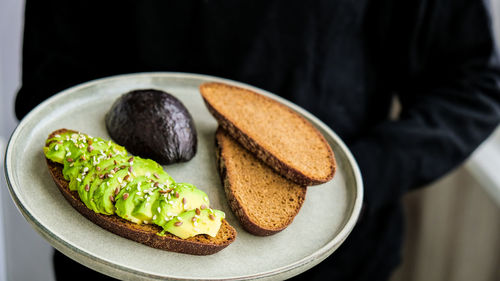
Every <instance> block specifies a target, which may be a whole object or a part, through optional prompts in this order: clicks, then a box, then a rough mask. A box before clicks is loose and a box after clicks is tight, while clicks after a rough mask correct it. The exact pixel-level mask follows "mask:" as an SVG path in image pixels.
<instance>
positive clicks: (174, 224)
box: [163, 209, 226, 239]
mask: <svg viewBox="0 0 500 281" xmlns="http://www.w3.org/2000/svg"><path fill="white" fill-rule="evenodd" d="M198 213H199V215H198V214H196V210H191V211H187V212H184V213H182V214H180V215H179V216H177V217H175V218H174V219H172V220H170V221H169V222H167V223H166V224H165V225H164V226H163V229H164V231H166V232H169V233H172V234H173V235H175V236H178V237H180V238H182V239H186V238H189V237H193V236H195V235H198V234H208V235H210V236H212V237H215V236H217V232H218V231H219V228H220V226H221V223H222V219H223V218H225V217H226V215H225V214H224V212H222V211H219V210H212V209H204V210H200V211H199V212H198Z"/></svg>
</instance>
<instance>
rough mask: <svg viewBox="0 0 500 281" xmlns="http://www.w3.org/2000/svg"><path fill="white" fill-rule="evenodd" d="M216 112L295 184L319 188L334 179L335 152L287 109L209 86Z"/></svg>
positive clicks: (207, 97) (206, 93)
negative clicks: (318, 186)
mask: <svg viewBox="0 0 500 281" xmlns="http://www.w3.org/2000/svg"><path fill="white" fill-rule="evenodd" d="M200 92H201V95H202V97H203V99H204V101H205V104H206V105H207V107H208V110H209V111H210V113H211V114H212V115H213V116H214V117H215V119H216V120H217V122H218V123H219V125H220V126H222V127H223V128H224V129H225V130H226V131H227V132H228V133H229V135H231V136H232V137H233V138H235V139H236V140H237V141H238V142H239V143H240V144H241V145H243V146H244V147H245V148H246V149H248V150H249V151H250V152H252V153H253V154H254V155H255V156H256V157H257V158H259V159H260V160H262V161H263V162H265V163H266V164H268V165H269V166H270V167H271V168H273V169H274V170H275V171H276V172H278V173H279V174H281V175H282V176H284V177H286V178H287V179H290V180H291V181H293V182H295V183H297V184H300V185H304V186H309V185H316V184H321V183H325V182H327V181H329V180H330V179H332V178H333V175H334V173H335V169H336V163H335V158H334V155H333V151H332V149H331V148H330V146H329V145H328V143H327V142H326V140H325V138H324V137H323V135H321V133H320V132H319V131H318V130H317V129H316V128H315V127H314V126H313V125H312V124H311V123H310V122H309V121H307V120H306V119H305V118H303V117H302V116H301V115H299V114H298V113H296V112H295V111H293V110H292V109H290V108H288V107H287V106H285V105H283V104H281V103H279V102H277V101H275V100H273V99H271V98H268V97H265V96H263V95H260V94H257V93H255V92H253V91H250V90H248V89H243V88H239V87H235V86H230V85H226V84H222V83H204V84H202V85H201V86H200Z"/></svg>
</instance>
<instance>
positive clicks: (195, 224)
mask: <svg viewBox="0 0 500 281" xmlns="http://www.w3.org/2000/svg"><path fill="white" fill-rule="evenodd" d="M193 225H194V226H198V222H197V221H196V220H195V221H194V222H193ZM196 232H198V231H196Z"/></svg>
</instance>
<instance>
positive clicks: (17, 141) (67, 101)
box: [5, 73, 363, 280]
mask: <svg viewBox="0 0 500 281" xmlns="http://www.w3.org/2000/svg"><path fill="white" fill-rule="evenodd" d="M207 81H219V82H224V83H228V84H233V85H236V86H241V87H248V88H251V89H253V90H254V91H256V92H259V93H261V94H263V95H266V96H269V97H271V98H273V99H276V100H278V101H280V102H282V103H284V104H286V105H287V106H289V107H291V108H292V109H294V110H295V111H297V112H299V113H300V114H302V115H303V116H304V117H305V118H307V119H308V120H310V121H311V122H312V123H313V124H314V125H315V126H316V127H317V128H318V129H319V130H320V131H321V133H323V135H324V136H325V138H326V139H327V141H328V142H329V144H330V145H331V147H332V148H333V150H334V153H335V157H336V159H337V165H338V168H337V172H336V174H335V177H334V179H333V180H331V181H330V182H328V183H325V184H322V185H319V186H313V187H310V188H309V190H308V192H307V197H306V201H305V203H304V205H303V207H302V209H301V211H300V213H299V214H298V215H297V217H296V218H295V220H294V221H293V223H292V224H291V225H290V226H289V227H288V228H287V229H285V230H283V231H282V232H280V233H278V234H276V235H273V236H269V237H257V236H253V235H251V234H249V233H247V232H245V231H244V230H243V229H242V228H241V227H240V225H239V223H238V221H237V219H236V218H235V216H234V215H233V214H232V212H231V210H230V208H229V206H228V205H227V202H226V199H225V195H224V191H223V189H222V186H221V182H220V180H219V175H218V172H217V169H216V160H215V149H214V133H215V129H216V127H217V123H216V121H215V119H214V118H212V116H211V115H210V114H209V112H208V110H207V109H206V107H205V105H204V103H203V100H202V98H201V95H200V93H199V91H198V86H199V85H200V84H201V83H203V82H207ZM140 88H155V89H161V90H164V91H167V92H169V93H171V94H172V95H174V96H176V97H177V98H178V99H180V100H181V101H182V102H183V103H184V105H185V106H186V107H187V108H188V110H189V111H190V113H191V115H192V116H193V118H194V121H195V125H196V129H197V131H198V152H197V154H196V156H195V157H194V158H193V159H192V160H191V161H189V162H187V163H183V164H175V165H169V166H165V169H166V171H167V172H168V173H169V174H170V175H172V177H173V178H174V179H175V180H176V181H178V182H189V183H192V184H194V185H196V186H197V187H198V188H200V189H202V190H204V191H205V192H206V193H207V194H208V196H209V198H210V201H211V205H212V207H213V208H216V209H221V210H223V211H224V212H225V213H226V215H227V220H228V221H229V223H230V224H231V225H233V226H234V227H235V228H236V230H237V231H238V237H237V239H236V241H235V242H234V243H233V244H231V245H229V246H228V247H227V248H225V249H224V250H222V251H220V252H219V253H217V254H214V255H210V256H192V255H186V254H178V253H172V252H166V251H162V250H157V249H153V248H150V247H147V246H144V245H142V244H139V243H136V242H133V241H131V240H127V239H125V238H122V237H120V236H117V235H115V234H113V233H111V232H108V231H106V230H104V229H102V228H100V227H99V226H97V225H95V224H93V223H92V222H90V221H89V220H87V219H86V218H84V217H83V216H82V215H80V214H79V213H78V212H77V211H76V210H75V209H73V208H72V207H71V206H70V205H69V204H68V202H66V200H65V199H64V198H63V196H62V195H61V194H60V192H59V190H58V189H57V187H56V186H55V184H54V182H53V181H52V178H51V177H50V175H49V172H48V170H47V168H46V164H45V160H44V155H43V152H42V147H43V146H44V142H45V139H46V137H47V136H48V134H49V133H51V132H52V131H54V130H56V129H59V128H68V129H73V130H77V131H81V132H83V133H87V134H90V135H93V136H99V137H102V138H105V139H110V137H109V135H108V133H107V131H106V128H105V124H104V116H105V114H106V112H107V111H108V110H109V108H110V106H111V104H112V103H113V102H114V101H115V100H116V99H117V98H118V97H119V96H120V95H122V94H123V93H126V92H128V91H130V90H133V89H140ZM5 169H6V175H7V182H8V186H9V189H10V192H11V195H12V198H13V200H14V201H15V203H16V205H17V206H18V208H19V210H20V211H21V213H22V214H23V215H24V217H25V218H26V219H27V220H28V222H30V224H31V225H32V226H33V228H34V229H35V230H36V231H38V232H39V233H40V234H41V235H42V236H43V237H44V238H45V239H47V240H48V241H49V242H50V243H51V244H52V245H53V246H54V247H55V248H57V249H58V250H60V251H61V252H63V253H64V254H66V255H67V256H69V257H71V258H72V259H74V260H76V261H78V262H80V263H82V264H84V265H86V266H88V267H90V268H93V269H95V270H97V271H100V272H102V273H105V274H108V275H111V276H114V277H116V278H119V279H133V280H146V279H148V280H151V279H153V280H166V279H180V280H214V279H217V280H248V279H269V280H271V279H285V278H288V277H291V276H293V275H296V274H299V273H301V272H303V271H305V270H307V269H309V268H311V267H313V266H314V265H316V264H318V263H319V262H321V261H322V260H324V259H325V258H326V257H327V256H329V255H330V254H331V253H333V251H335V249H337V248H338V247H339V246H340V244H341V243H342V242H343V241H344V240H345V239H346V237H347V236H348V235H349V233H350V231H351V230H352V228H353V227H354V224H355V222H356V220H357V218H358V215H359V212H360V209H361V202H362V196H363V187H362V181H361V175H360V172H359V170H358V167H357V165H356V162H355V161H354V158H353V157H352V155H351V153H350V152H349V150H348V149H347V147H346V146H345V145H344V143H343V142H342V141H341V139H340V138H339V137H338V136H337V135H336V134H335V133H334V132H333V131H332V130H331V129H329V128H328V127H327V126H326V125H325V124H323V123H322V122H321V121H319V120H318V119H317V118H315V117H314V116H313V115H311V114H310V113H308V112H306V111H305V110H303V109H301V108H300V107H298V106H296V105H294V104H292V103H290V102H288V101H286V100H284V99H281V98H279V97H278V96H276V95H273V94H271V93H269V92H266V91H263V90H260V89H257V88H255V87H252V86H249V85H246V84H242V83H238V82H234V81H230V80H226V79H221V78H217V77H212V76H204V75H195V74H185V73H139V74H129V75H121V76H114V77H110V78H104V79H99V80H95V81H91V82H87V83H84V84H81V85H78V86H75V87H73V88H70V89H68V90H65V91H63V92H61V93H59V94H57V95H55V96H53V97H51V98H50V99H48V100H46V101H45V102H43V103H42V104H40V105H39V106H38V107H36V108H35V109H34V110H33V111H31V112H30V113H29V114H28V115H27V116H26V117H25V118H24V119H23V120H22V121H21V122H20V124H19V126H18V127H17V128H16V130H15V131H14V133H13V134H12V136H11V139H10V141H9V144H8V147H7V152H6V157H5Z"/></svg>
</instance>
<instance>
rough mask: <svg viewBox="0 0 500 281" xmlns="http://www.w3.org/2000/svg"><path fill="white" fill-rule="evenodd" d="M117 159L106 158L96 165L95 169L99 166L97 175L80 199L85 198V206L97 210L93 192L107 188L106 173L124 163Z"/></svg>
mask: <svg viewBox="0 0 500 281" xmlns="http://www.w3.org/2000/svg"><path fill="white" fill-rule="evenodd" d="M120 157H121V156H120ZM117 159H118V158H110V159H106V160H103V161H101V162H100V163H99V164H98V165H97V166H96V170H97V169H98V168H97V167H99V170H100V171H98V172H97V173H96V175H97V176H96V177H95V179H94V181H93V182H92V184H91V185H90V186H89V191H88V192H86V195H87V197H86V198H85V199H83V198H82V201H83V200H86V201H84V202H86V205H87V203H88V205H87V207H89V208H90V209H92V210H94V212H99V208H98V207H97V201H96V198H94V193H96V191H98V190H101V189H107V188H108V187H109V185H107V184H106V182H107V180H108V179H109V178H107V177H106V174H110V173H111V171H112V170H113V169H115V168H117V167H118V168H119V167H120V166H122V165H123V164H124V162H122V161H120V162H118V160H117ZM122 159H126V157H123V158H122ZM115 161H116V162H117V164H115ZM103 184H104V186H103ZM84 188H85V187H84ZM115 188H116V187H115ZM99 192H103V191H99ZM108 197H109V196H108ZM100 205H102V203H100Z"/></svg>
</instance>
